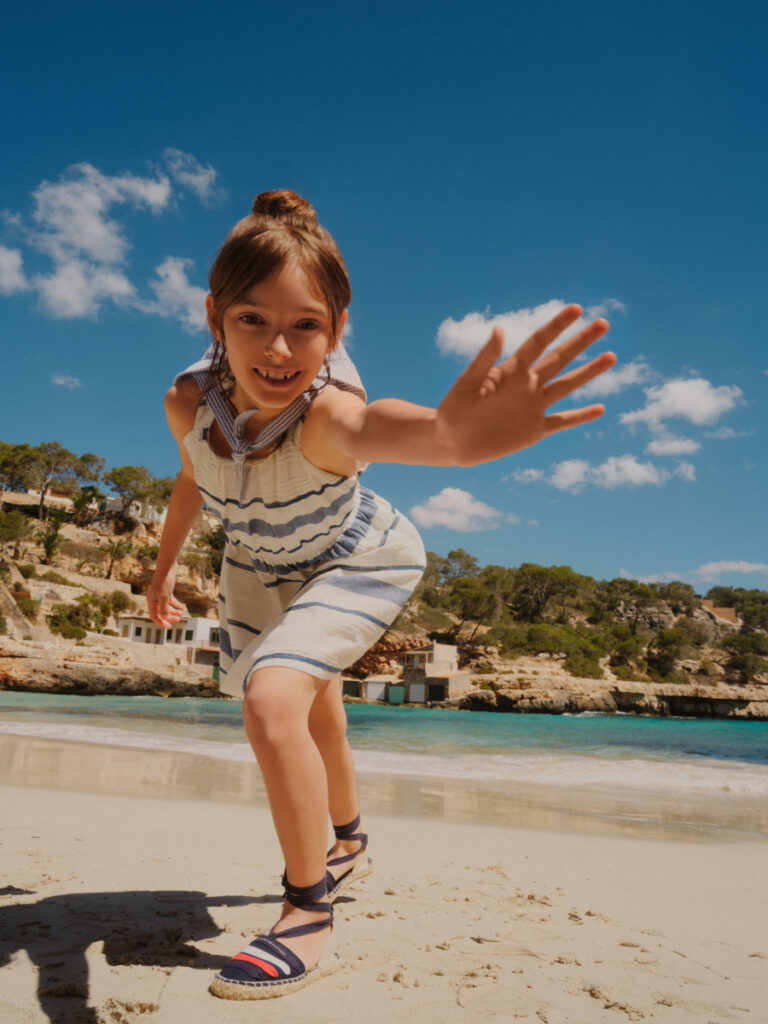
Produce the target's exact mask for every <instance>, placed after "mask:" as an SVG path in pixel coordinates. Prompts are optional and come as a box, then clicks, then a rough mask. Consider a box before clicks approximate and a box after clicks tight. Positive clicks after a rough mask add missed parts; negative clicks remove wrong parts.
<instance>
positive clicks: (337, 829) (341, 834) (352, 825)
mask: <svg viewBox="0 0 768 1024" xmlns="http://www.w3.org/2000/svg"><path fill="white" fill-rule="evenodd" d="M358 828H360V815H359V814H358V816H357V817H356V818H355V820H354V821H350V822H349V824H348V825H334V826H333V834H334V835H335V836H336V838H337V839H359V838H360V837H359V836H356V835H354V834H353V833H354V832H355V831H356V829H358Z"/></svg>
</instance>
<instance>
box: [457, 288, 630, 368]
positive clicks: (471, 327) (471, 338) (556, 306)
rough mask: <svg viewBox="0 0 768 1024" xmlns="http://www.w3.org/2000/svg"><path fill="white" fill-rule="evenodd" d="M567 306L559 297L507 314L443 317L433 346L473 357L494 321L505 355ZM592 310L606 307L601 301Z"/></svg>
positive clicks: (575, 326) (573, 328) (564, 335)
mask: <svg viewBox="0 0 768 1024" xmlns="http://www.w3.org/2000/svg"><path fill="white" fill-rule="evenodd" d="M605 302H607V303H616V305H615V306H613V307H612V308H619V307H621V306H622V304H621V303H620V302H619V301H618V299H606V300H605ZM567 305H568V303H567V302H563V301H562V300H561V299H550V300H549V302H544V303H542V305H540V306H534V308H533V309H517V310H510V312H508V313H499V314H498V315H497V316H493V315H492V314H491V313H489V312H486V313H467V315H466V316H465V317H463V318H462V319H461V320H454V319H453V317H448V319H447V320H443V322H442V323H441V324H440V326H439V327H438V329H437V347H438V348H439V349H440V351H441V352H442V353H443V354H444V355H448V354H452V355H459V356H465V357H466V356H469V357H472V356H475V355H476V354H477V353H478V352H479V351H480V349H481V348H482V347H483V345H484V344H485V343H486V341H488V338H489V337H490V336H491V330H492V329H493V328H494V327H495V326H496V325H497V324H498V325H499V326H500V327H502V328H503V330H504V355H505V356H509V355H511V354H512V353H513V352H515V351H516V350H517V349H518V348H519V347H520V346H521V345H522V343H523V342H524V341H525V340H526V338H528V337H530V335H531V334H533V332H534V331H536V330H538V328H539V327H543V325H544V324H545V323H546V322H547V321H548V320H551V319H552V317H553V316H556V315H557V314H558V313H559V312H560V311H561V310H563V309H565V307H566V306H567ZM591 308H592V309H603V308H607V307H605V305H604V304H603V305H602V306H600V307H597V306H594V307H591ZM590 319H592V317H591V316H587V317H585V316H580V317H579V319H578V320H577V321H576V322H575V323H574V324H572V326H571V327H569V328H568V330H567V331H564V332H563V333H562V334H561V335H560V337H559V338H558V339H557V340H558V341H562V340H563V338H567V337H570V336H571V335H572V334H575V333H576V332H577V331H580V330H581V329H582V327H585V326H586V324H587V323H588V322H589V320H590Z"/></svg>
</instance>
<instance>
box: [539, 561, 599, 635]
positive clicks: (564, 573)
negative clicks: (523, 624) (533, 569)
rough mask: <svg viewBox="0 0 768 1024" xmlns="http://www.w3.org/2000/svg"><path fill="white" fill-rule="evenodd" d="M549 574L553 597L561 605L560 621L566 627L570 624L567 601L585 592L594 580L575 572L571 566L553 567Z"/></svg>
mask: <svg viewBox="0 0 768 1024" xmlns="http://www.w3.org/2000/svg"><path fill="white" fill-rule="evenodd" d="M549 573H550V578H551V581H552V597H553V598H556V599H557V600H558V602H559V604H560V621H561V622H562V623H563V624H564V625H565V624H566V623H567V622H568V613H567V611H566V601H567V600H568V598H569V597H575V596H576V595H577V594H578V593H579V591H581V590H584V589H585V588H586V587H587V585H588V584H589V583H593V582H594V580H591V579H590V577H588V576H582V575H581V574H580V573H577V572H574V571H573V569H571V567H570V566H569V565H553V566H552V567H551V568H550V570H549Z"/></svg>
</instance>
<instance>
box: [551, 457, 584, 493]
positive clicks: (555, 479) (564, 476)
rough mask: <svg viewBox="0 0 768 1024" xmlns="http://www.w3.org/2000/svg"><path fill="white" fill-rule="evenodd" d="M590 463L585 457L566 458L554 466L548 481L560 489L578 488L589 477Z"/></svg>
mask: <svg viewBox="0 0 768 1024" xmlns="http://www.w3.org/2000/svg"><path fill="white" fill-rule="evenodd" d="M589 469H590V467H589V463H588V462H587V461H586V460H585V459H566V460H565V461H564V462H558V463H557V465H555V466H553V467H552V475H551V476H550V478H549V480H548V481H547V482H548V483H550V484H552V486H553V487H557V489H558V490H560V491H571V490H577V489H578V488H580V487H582V485H583V484H585V483H586V481H587V479H588V477H589Z"/></svg>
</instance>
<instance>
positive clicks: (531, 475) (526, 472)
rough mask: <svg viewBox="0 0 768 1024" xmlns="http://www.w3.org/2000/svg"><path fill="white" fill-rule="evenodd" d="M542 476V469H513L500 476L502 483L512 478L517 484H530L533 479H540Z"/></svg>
mask: <svg viewBox="0 0 768 1024" xmlns="http://www.w3.org/2000/svg"><path fill="white" fill-rule="evenodd" d="M543 476H544V470H543V469H515V470H513V471H512V472H511V473H508V474H507V475H506V476H503V477H502V478H501V481H502V483H506V482H507V481H508V480H514V481H515V483H517V484H531V483H533V482H534V481H535V480H541V478H542V477H543Z"/></svg>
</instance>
